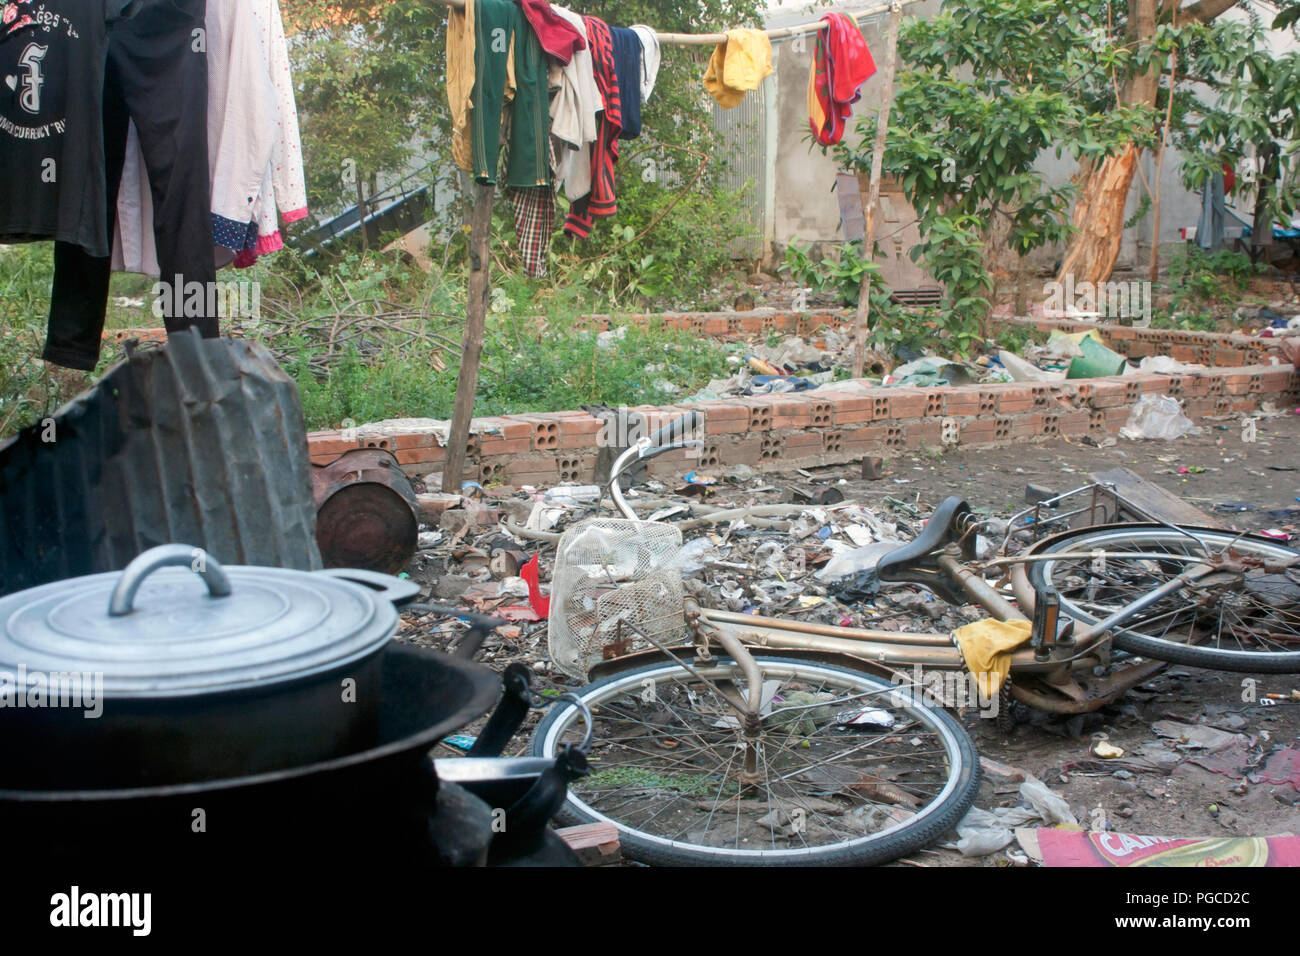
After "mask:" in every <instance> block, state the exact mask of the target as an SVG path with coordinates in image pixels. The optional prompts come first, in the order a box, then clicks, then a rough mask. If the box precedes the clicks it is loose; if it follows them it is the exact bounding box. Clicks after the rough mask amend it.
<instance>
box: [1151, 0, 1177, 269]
mask: <svg viewBox="0 0 1300 956" xmlns="http://www.w3.org/2000/svg"><path fill="white" fill-rule="evenodd" d="M1174 29H1175V30H1177V29H1178V10H1177V9H1176V8H1175V10H1174ZM1156 82H1157V84H1158V83H1159V80H1157V81H1156ZM1177 82H1178V48H1177V47H1174V49H1173V50H1171V51H1170V52H1169V102H1168V103H1167V104H1166V106H1165V125H1164V127H1163V128H1162V129H1161V130H1160V152H1158V153H1156V171H1155V180H1156V186H1155V189H1152V190H1149V191H1150V192H1151V201H1152V203H1154V204H1155V206H1154V208H1153V209H1152V210H1151V267H1150V269H1149V270H1148V271H1147V278H1149V279H1150V280H1151V281H1152V282H1157V281H1159V279H1160V177H1161V176H1162V175H1164V168H1165V147H1167V146H1168V145H1169V127H1170V125H1171V124H1172V123H1173V121H1174V86H1175V85H1176V84H1177Z"/></svg>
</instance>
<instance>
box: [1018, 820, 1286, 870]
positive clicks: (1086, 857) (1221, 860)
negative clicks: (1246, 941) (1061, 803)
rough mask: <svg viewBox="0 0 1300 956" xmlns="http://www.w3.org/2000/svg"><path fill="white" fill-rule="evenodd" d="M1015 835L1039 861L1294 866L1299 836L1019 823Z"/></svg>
mask: <svg viewBox="0 0 1300 956" xmlns="http://www.w3.org/2000/svg"><path fill="white" fill-rule="evenodd" d="M1015 838H1016V842H1017V843H1019V844H1020V847H1021V848H1022V849H1023V850H1024V851H1025V853H1026V854H1027V855H1028V856H1029V858H1030V859H1031V860H1033V861H1034V862H1035V863H1038V864H1040V865H1042V866H1089V867H1095V866H1121V867H1129V866H1178V867H1225V866H1231V867H1256V866H1300V837H1295V836H1281V837H1232V838H1227V839H1224V838H1219V837H1215V838H1204V839H1175V838H1171V837H1160V836H1138V835H1136V834H1131V833H1114V832H1104V833H1102V832H1099V833H1089V832H1084V831H1082V830H1054V829H1048V828H1040V829H1031V828H1022V829H1018V830H1016V833H1015Z"/></svg>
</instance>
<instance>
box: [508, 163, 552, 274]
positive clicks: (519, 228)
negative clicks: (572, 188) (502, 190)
mask: <svg viewBox="0 0 1300 956" xmlns="http://www.w3.org/2000/svg"><path fill="white" fill-rule="evenodd" d="M508 192H509V194H510V203H511V205H512V206H514V210H515V232H516V233H517V234H518V236H519V255H520V256H521V257H522V258H523V260H524V273H525V275H527V276H528V277H529V278H532V279H539V278H542V277H543V276H545V275H546V261H547V259H548V258H549V256H550V252H551V236H552V234H553V233H554V231H555V193H554V191H553V190H552V189H551V187H550V186H529V187H520V188H512V189H510V190H508Z"/></svg>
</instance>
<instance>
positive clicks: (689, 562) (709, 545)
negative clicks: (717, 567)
mask: <svg viewBox="0 0 1300 956" xmlns="http://www.w3.org/2000/svg"><path fill="white" fill-rule="evenodd" d="M730 550H731V549H730V548H725V549H720V548H719V547H718V546H717V545H715V544H714V543H713V542H712V541H710V540H709V539H708V538H695V539H694V540H692V541H687V542H686V543H685V544H684V545H682V550H681V557H682V573H683V574H694V573H695V572H696V571H699V570H702V569H703V568H704V566H705V565H706V564H708V563H709V562H710V561H721V560H722V559H723V558H724V557H726V554H727V552H729V551H730Z"/></svg>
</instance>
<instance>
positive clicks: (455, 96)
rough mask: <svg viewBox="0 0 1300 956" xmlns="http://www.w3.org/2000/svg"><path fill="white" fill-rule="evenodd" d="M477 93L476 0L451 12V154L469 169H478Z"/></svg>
mask: <svg viewBox="0 0 1300 956" xmlns="http://www.w3.org/2000/svg"><path fill="white" fill-rule="evenodd" d="M473 92H474V0H468V2H467V3H466V4H465V8H464V9H463V10H457V9H456V8H455V7H452V8H451V9H449V10H448V11H447V101H448V104H449V105H450V106H451V156H452V159H453V161H454V162H455V163H456V165H457V166H459V167H460V168H461V169H463V170H465V171H466V172H472V171H473V169H474V159H473V148H472V147H471V145H470V138H469V111H470V97H471V96H472V95H473Z"/></svg>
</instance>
